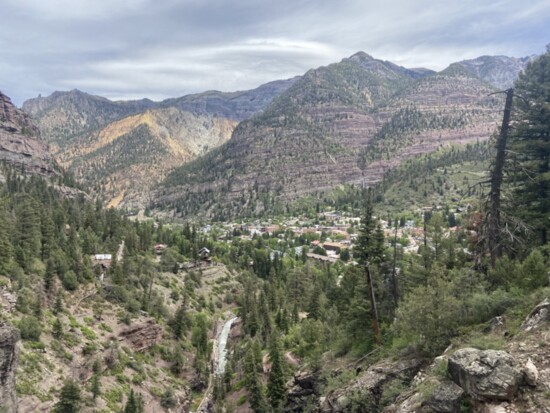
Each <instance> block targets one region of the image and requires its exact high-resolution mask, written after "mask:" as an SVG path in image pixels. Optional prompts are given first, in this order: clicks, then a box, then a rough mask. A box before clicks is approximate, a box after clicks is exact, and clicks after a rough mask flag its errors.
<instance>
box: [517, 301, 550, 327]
mask: <svg viewBox="0 0 550 413" xmlns="http://www.w3.org/2000/svg"><path fill="white" fill-rule="evenodd" d="M549 321H550V300H548V298H546V299H545V300H544V301H543V302H541V303H540V304H539V305H537V306H536V307H535V308H534V309H533V311H531V313H530V314H529V315H528V316H527V318H526V319H525V320H524V321H523V323H522V324H521V328H522V329H523V330H524V331H532V330H536V329H538V328H539V327H541V326H542V325H544V324H545V323H548V322H549Z"/></svg>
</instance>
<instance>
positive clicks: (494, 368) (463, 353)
mask: <svg viewBox="0 0 550 413" xmlns="http://www.w3.org/2000/svg"><path fill="white" fill-rule="evenodd" d="M448 370H449V374H450V375H451V378H452V379H453V381H454V382H455V383H456V384H458V385H459V386H460V387H462V389H464V391H465V392H466V393H467V394H468V395H470V396H471V397H472V398H473V399H476V400H480V401H491V400H511V399H512V398H513V397H514V396H515V395H516V393H517V391H518V387H519V384H520V382H521V380H522V378H523V374H522V372H521V371H520V370H519V369H518V368H517V367H516V361H515V359H514V358H513V357H512V356H511V355H510V354H508V353H506V352H505V351H497V350H478V349H475V348H464V349H460V350H458V351H457V352H456V353H454V354H453V355H452V356H451V357H450V358H449V364H448Z"/></svg>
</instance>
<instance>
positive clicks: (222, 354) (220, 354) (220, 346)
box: [216, 317, 237, 376]
mask: <svg viewBox="0 0 550 413" xmlns="http://www.w3.org/2000/svg"><path fill="white" fill-rule="evenodd" d="M236 319H237V317H233V318H232V319H230V320H227V321H226V322H225V324H224V325H223V328H222V331H221V333H220V336H219V337H218V342H217V345H216V375H218V376H221V375H222V374H223V373H224V371H225V364H226V363H227V339H228V337H229V331H231V325H232V324H233V323H234V322H235V320H236Z"/></svg>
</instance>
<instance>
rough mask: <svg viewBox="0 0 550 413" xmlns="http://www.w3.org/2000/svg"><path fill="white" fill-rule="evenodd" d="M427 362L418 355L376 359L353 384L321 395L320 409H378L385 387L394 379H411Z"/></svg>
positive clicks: (327, 411)
mask: <svg viewBox="0 0 550 413" xmlns="http://www.w3.org/2000/svg"><path fill="white" fill-rule="evenodd" d="M424 364H425V360H424V359H417V358H412V359H407V360H398V361H393V362H392V361H387V360H386V361H382V362H379V363H376V364H374V365H372V366H371V367H369V368H368V369H367V370H366V371H365V372H363V373H361V374H360V375H359V376H358V377H357V379H356V380H355V381H354V382H353V384H352V385H350V386H347V387H345V388H343V389H338V390H336V391H335V392H334V393H332V394H329V395H326V397H322V398H320V406H319V411H320V412H322V413H335V412H348V411H364V412H371V411H372V412H375V411H378V410H379V407H380V406H379V405H380V400H381V398H382V394H383V393H384V389H385V388H386V387H387V386H388V385H390V384H391V383H392V382H394V381H395V380H399V381H400V382H407V381H410V380H411V379H412V378H413V377H414V376H415V375H416V374H417V373H418V371H419V370H420V369H421V368H422V367H423V366H424Z"/></svg>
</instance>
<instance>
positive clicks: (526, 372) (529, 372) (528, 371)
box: [523, 359, 539, 387]
mask: <svg viewBox="0 0 550 413" xmlns="http://www.w3.org/2000/svg"><path fill="white" fill-rule="evenodd" d="M523 378H524V379H525V383H527V384H528V385H529V386H533V387H535V386H536V385H537V381H538V379H539V371H538V370H537V367H536V366H535V365H534V364H533V362H532V361H531V359H529V360H527V363H525V366H523Z"/></svg>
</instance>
